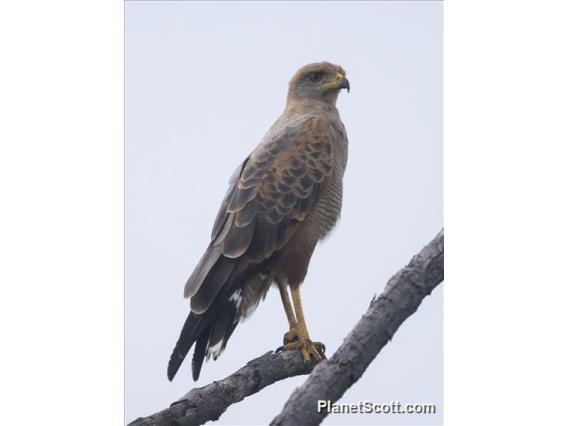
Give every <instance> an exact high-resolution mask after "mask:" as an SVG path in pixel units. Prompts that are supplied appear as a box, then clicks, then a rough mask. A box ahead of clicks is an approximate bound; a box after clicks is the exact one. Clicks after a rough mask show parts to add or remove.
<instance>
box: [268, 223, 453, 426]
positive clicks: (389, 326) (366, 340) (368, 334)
mask: <svg viewBox="0 0 568 426" xmlns="http://www.w3.org/2000/svg"><path fill="white" fill-rule="evenodd" d="M443 280H444V231H443V230H442V231H441V232H440V233H439V234H438V235H437V236H436V237H435V238H434V240H432V241H431V242H430V244H428V245H427V246H426V247H424V248H423V249H422V251H421V252H420V253H419V254H418V255H416V256H414V257H413V258H412V260H411V261H410V263H409V264H408V265H407V266H406V267H405V268H403V269H402V270H400V271H399V272H397V273H396V274H395V275H394V276H393V277H392V278H391V279H390V280H389V282H388V283H387V285H386V288H385V290H384V292H383V293H382V294H381V295H380V296H379V297H378V298H375V299H373V300H372V301H371V306H370V307H369V310H368V311H367V312H366V313H365V315H363V317H362V318H361V319H360V320H359V322H358V323H357V325H355V327H354V328H353V330H351V332H350V333H349V335H348V336H347V337H346V338H345V340H344V342H343V344H342V345H341V346H340V347H339V349H338V350H337V351H336V352H335V353H334V354H333V356H332V357H331V358H330V359H329V360H327V361H325V362H322V363H320V364H319V365H317V366H316V368H315V369H314V370H313V371H312V373H311V374H310V377H308V379H307V380H306V382H304V384H303V385H302V386H301V387H299V388H297V389H296V390H295V391H294V392H293V393H292V395H291V396H290V398H289V399H288V401H287V402H286V404H285V406H284V409H283V410H282V412H281V413H280V414H279V415H278V416H276V418H275V419H274V420H273V421H272V423H271V425H272V426H287V425H290V426H297V425H319V424H320V423H321V422H322V421H323V419H324V418H325V417H326V416H327V415H328V414H329V413H328V412H327V411H325V410H322V411H321V412H319V413H318V410H317V402H318V400H324V401H327V400H329V401H332V402H335V401H337V400H338V399H339V398H341V396H342V395H343V394H344V393H345V391H346V390H347V389H349V388H350V387H351V385H353V384H354V383H355V382H356V381H357V380H358V379H359V377H361V375H362V374H363V372H364V371H365V370H366V369H367V367H368V366H369V364H370V363H371V361H373V359H374V358H375V357H376V356H377V354H378V353H379V352H380V351H381V349H382V348H383V347H384V346H385V345H386V344H387V343H388V342H389V340H390V339H391V338H392V336H393V335H394V333H395V332H396V330H397V329H398V327H399V326H400V325H401V324H402V323H403V322H404V320H406V319H407V318H408V317H409V316H410V315H412V314H413V313H414V312H415V311H416V310H417V309H418V306H420V303H421V302H422V300H423V299H424V298H425V297H426V296H427V295H429V294H430V293H431V292H432V290H433V289H434V288H435V287H436V286H437V285H438V284H439V283H441V282H442V281H443Z"/></svg>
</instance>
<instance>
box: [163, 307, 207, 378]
mask: <svg viewBox="0 0 568 426" xmlns="http://www.w3.org/2000/svg"><path fill="white" fill-rule="evenodd" d="M200 328H201V318H199V317H198V316H197V315H195V314H194V313H193V312H191V313H190V314H189V315H188V316H187V319H186V320H185V324H184V325H183V328H182V330H181V333H180V336H179V339H178V341H177V343H176V347H175V348H174V351H173V352H172V355H171V356H170V362H169V363H168V380H169V381H170V382H171V381H172V379H173V378H174V377H175V375H176V373H177V371H178V370H179V367H180V366H181V363H182V362H183V360H184V359H185V357H186V356H187V353H188V352H189V350H190V349H191V346H192V345H193V343H194V342H195V340H196V339H197V337H198V335H199V334H200V333H199V331H200Z"/></svg>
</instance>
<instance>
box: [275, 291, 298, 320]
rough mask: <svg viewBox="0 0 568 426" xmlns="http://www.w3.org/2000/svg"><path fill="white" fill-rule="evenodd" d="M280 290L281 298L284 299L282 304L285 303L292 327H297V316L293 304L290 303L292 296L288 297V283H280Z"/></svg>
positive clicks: (285, 309)
mask: <svg viewBox="0 0 568 426" xmlns="http://www.w3.org/2000/svg"><path fill="white" fill-rule="evenodd" d="M278 290H280V298H281V299H282V305H284V311H285V312H286V317H287V318H288V324H289V325H290V329H292V328H296V327H297V323H296V317H295V316H294V308H292V304H291V303H290V297H288V290H287V289H286V285H285V284H280V283H278Z"/></svg>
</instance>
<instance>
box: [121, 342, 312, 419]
mask: <svg viewBox="0 0 568 426" xmlns="http://www.w3.org/2000/svg"><path fill="white" fill-rule="evenodd" d="M314 365H315V364H314V363H313V362H309V363H305V362H304V360H303V359H302V356H301V355H300V353H299V352H298V351H293V352H279V353H274V352H268V353H266V354H264V355H262V356H261V357H259V358H256V359H253V360H252V361H250V362H249V363H248V364H247V365H245V366H244V367H243V368H241V369H240V370H238V371H237V372H235V373H233V374H231V375H230V376H228V377H226V378H224V379H223V380H220V381H218V382H217V381H216V382H213V383H211V384H209V385H207V386H204V387H202V388H196V389H192V390H191V391H189V392H188V393H187V394H186V395H185V396H184V397H183V398H181V399H180V400H178V401H176V402H174V403H173V404H172V405H171V406H170V408H166V409H165V410H162V411H160V412H158V413H156V414H153V415H151V416H149V417H144V418H138V419H136V420H134V421H133V422H132V423H130V424H129V425H128V426H182V425H183V426H194V425H202V424H203V423H205V422H207V421H209V420H217V419H218V418H219V416H221V414H223V413H224V412H225V410H226V409H227V408H228V407H229V405H231V404H234V403H236V402H239V401H242V400H243V399H244V398H246V397H247V396H249V395H252V394H254V393H257V392H259V391H260V390H261V389H262V388H264V387H266V386H268V385H271V384H272V383H275V382H277V381H279V380H282V379H286V378H288V377H294V376H298V375H301V374H309V373H310V371H312V369H313V368H314Z"/></svg>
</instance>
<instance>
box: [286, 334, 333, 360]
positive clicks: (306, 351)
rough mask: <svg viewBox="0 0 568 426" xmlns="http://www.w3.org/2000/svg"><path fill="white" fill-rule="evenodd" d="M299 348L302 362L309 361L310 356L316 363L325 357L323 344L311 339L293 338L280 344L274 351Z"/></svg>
mask: <svg viewBox="0 0 568 426" xmlns="http://www.w3.org/2000/svg"><path fill="white" fill-rule="evenodd" d="M293 350H299V351H300V352H301V354H302V358H303V359H304V362H309V361H310V358H312V359H313V360H314V361H315V362H316V363H319V362H321V361H323V360H324V359H327V358H326V357H325V345H324V344H322V343H320V342H312V341H311V340H307V339H306V340H295V341H293V342H290V343H286V344H284V346H280V347H279V348H278V349H277V350H276V351H277V352H280V351H293Z"/></svg>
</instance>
